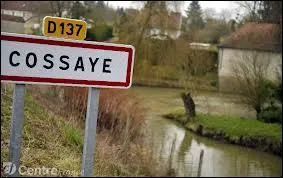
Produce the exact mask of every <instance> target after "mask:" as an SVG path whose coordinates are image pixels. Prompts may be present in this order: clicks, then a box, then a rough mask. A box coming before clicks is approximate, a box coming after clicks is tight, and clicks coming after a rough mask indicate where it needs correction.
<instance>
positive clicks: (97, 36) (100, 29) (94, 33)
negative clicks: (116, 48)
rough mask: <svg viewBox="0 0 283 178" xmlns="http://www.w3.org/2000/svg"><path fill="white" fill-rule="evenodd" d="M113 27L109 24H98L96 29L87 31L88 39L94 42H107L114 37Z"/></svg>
mask: <svg viewBox="0 0 283 178" xmlns="http://www.w3.org/2000/svg"><path fill="white" fill-rule="evenodd" d="M112 32H113V27H111V26H109V25H107V24H97V25H96V26H95V28H93V29H90V30H88V31H87V35H86V36H87V39H88V40H94V41H106V40H108V39H109V38H112V37H113V34H112Z"/></svg>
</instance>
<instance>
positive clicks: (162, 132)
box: [131, 87, 282, 176]
mask: <svg viewBox="0 0 283 178" xmlns="http://www.w3.org/2000/svg"><path fill="white" fill-rule="evenodd" d="M131 90H133V91H134V92H136V93H137V94H138V95H139V96H140V97H141V98H142V99H143V102H144V104H145V106H146V107H147V108H148V116H147V126H146V130H145V137H146V142H147V144H149V145H150V146H151V147H152V148H153V155H154V156H155V157H156V158H157V159H158V160H159V161H160V162H161V163H162V164H164V165H166V166H168V167H169V168H170V169H172V170H174V172H175V175H176V176H282V158H281V156H278V155H276V154H272V153H268V152H263V151H260V150H257V149H252V148H248V147H244V146H239V145H235V144H229V143H224V142H223V141H217V140H214V139H211V138H206V137H202V136H199V135H197V134H195V133H193V132H191V131H189V130H188V129H186V128H185V127H184V125H183V124H180V122H176V121H174V120H170V119H165V118H164V117H162V116H164V115H168V113H174V112H176V111H179V110H181V109H182V108H183V103H182V100H181V98H180V93H181V92H182V91H183V90H180V89H170V88H153V87H133V88H132V89H131ZM192 96H193V99H194V101H195V103H196V112H197V113H202V114H206V113H209V114H223V115H233V116H235V117H239V118H242V119H247V118H254V117H255V112H253V111H252V110H251V109H250V108H248V107H247V106H246V105H243V104H241V102H239V101H238V98H239V97H235V96H233V95H228V94H220V93H216V92H198V93H196V94H192ZM204 120H205V119H204ZM216 122H217V120H216ZM267 134H268V133H267ZM280 134H281V133H280ZM275 136H276V135H275ZM202 150H203V158H202V162H201V165H200V153H201V151H202Z"/></svg>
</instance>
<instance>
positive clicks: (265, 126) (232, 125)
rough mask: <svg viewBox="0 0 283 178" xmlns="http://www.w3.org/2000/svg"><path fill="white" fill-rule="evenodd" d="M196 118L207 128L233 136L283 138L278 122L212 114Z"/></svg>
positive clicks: (275, 139) (277, 139) (276, 139)
mask: <svg viewBox="0 0 283 178" xmlns="http://www.w3.org/2000/svg"><path fill="white" fill-rule="evenodd" d="M196 120H197V121H196V122H197V123H198V124H202V125H204V126H205V127H206V129H209V130H213V131H217V130H221V131H223V132H224V133H226V134H227V135H229V136H233V137H241V136H248V137H265V138H268V139H271V140H273V141H280V139H281V133H282V131H281V128H280V126H279V125H278V124H269V123H263V122H260V121H258V120H255V119H242V118H239V117H232V116H212V115H198V116H197V118H196ZM187 125H189V123H188V124H187Z"/></svg>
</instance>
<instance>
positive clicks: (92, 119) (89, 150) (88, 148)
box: [82, 87, 100, 177]
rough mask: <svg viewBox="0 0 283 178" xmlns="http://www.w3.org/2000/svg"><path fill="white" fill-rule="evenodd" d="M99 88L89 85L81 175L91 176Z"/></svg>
mask: <svg viewBox="0 0 283 178" xmlns="http://www.w3.org/2000/svg"><path fill="white" fill-rule="evenodd" d="M99 92H100V90H99V88H94V87H89V90H88V101H87V113H86V121H85V135H84V149H83V161H82V176H83V177H92V176H93V174H92V172H93V167H94V156H95V141H96V125H97V117H98V104H99Z"/></svg>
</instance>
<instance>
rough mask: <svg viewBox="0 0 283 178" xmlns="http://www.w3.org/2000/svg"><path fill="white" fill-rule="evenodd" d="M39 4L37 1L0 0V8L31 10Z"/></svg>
mask: <svg viewBox="0 0 283 178" xmlns="http://www.w3.org/2000/svg"><path fill="white" fill-rule="evenodd" d="M39 4H40V2H37V1H1V9H5V10H18V11H30V12H32V11H33V10H34V9H35V8H38V6H39Z"/></svg>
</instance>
